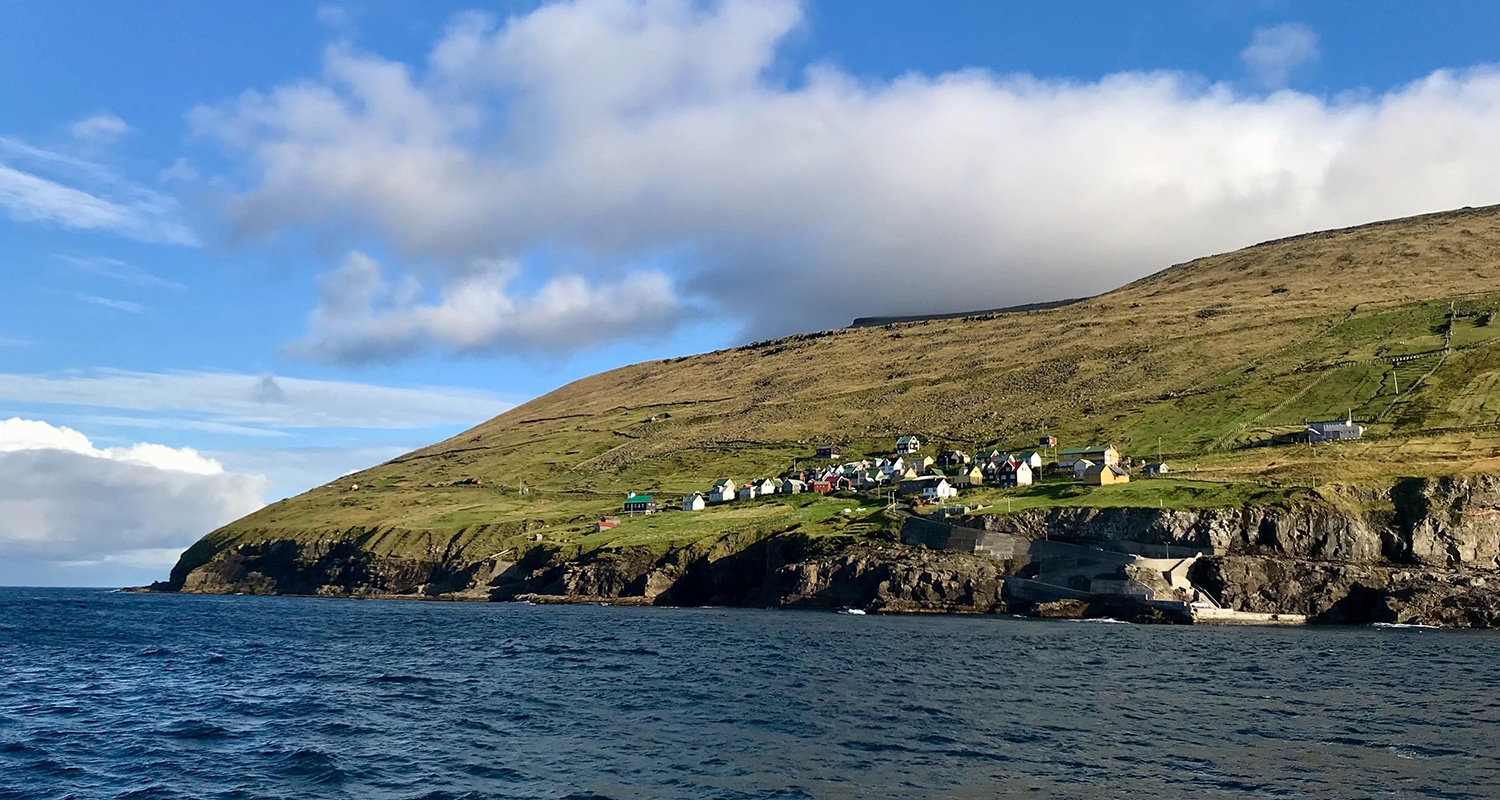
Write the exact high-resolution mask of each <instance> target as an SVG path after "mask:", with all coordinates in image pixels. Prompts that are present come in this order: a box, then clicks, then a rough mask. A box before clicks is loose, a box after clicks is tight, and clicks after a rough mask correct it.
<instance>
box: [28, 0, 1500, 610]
mask: <svg viewBox="0 0 1500 800" xmlns="http://www.w3.org/2000/svg"><path fill="white" fill-rule="evenodd" d="M1443 8H1444V11H1443V13H1441V14H1434V13H1431V12H1430V11H1429V10H1428V9H1425V8H1424V7H1423V6H1422V5H1420V4H1413V3H1396V2H1379V1H1378V0H1360V2H1333V1H1329V2H1317V3H1311V2H1309V3H1295V2H1254V0H1233V1H1232V0H1203V1H1202V2H1171V1H1170V0H1163V1H1162V2H1154V3H1119V2H1112V1H1110V2H1106V1H1104V0H1099V1H1097V2H1085V1H1084V0H1079V1H1078V2H1057V3H994V2H977V1H976V2H954V1H952V0H948V1H946V2H945V1H942V0H939V1H937V2H925V3H908V2H896V1H895V0H861V1H860V2H846V1H840V0H826V1H824V2H820V1H819V0H808V1H807V2H803V3H798V2H795V1H794V0H764V1H763V2H762V1H759V0H757V1H755V2H751V1H750V0H722V1H721V2H709V1H706V0H705V1H704V2H693V1H692V0H572V1H570V2H557V3H539V2H490V3H473V2H451V1H450V0H420V1H419V0H385V1H383V2H381V1H378V0H364V1H356V0H350V2H346V3H317V2H305V3H299V2H281V3H250V2H237V1H230V2H217V3H202V2H190V1H189V0H181V1H179V2H174V1H172V0H162V1H161V2H153V3H144V4H143V3H137V2H130V1H129V0H51V2H47V3H35V2H26V0H0V280H3V282H0V286H3V288H0V585H5V584H8V585H64V586H118V585H135V584H142V583H146V582H149V581H151V580H156V579H161V578H164V577H165V576H166V573H167V571H168V570H169V568H170V566H171V564H172V563H173V562H174V561H175V560H176V557H177V555H178V554H179V553H180V552H181V551H182V549H184V548H185V547H186V546H188V545H189V544H191V543H192V542H193V541H195V540H196V539H197V538H198V537H200V536H201V535H203V534H204V533H206V532H208V531H209V530H212V529H213V528H215V527H217V526H218V525H221V524H224V523H226V522H228V521H231V520H233V519H235V518H237V517H239V516H242V515H243V514H246V513H249V512H251V511H254V510H255V509H256V508H259V507H261V506H262V505H263V504H265V503H269V502H274V501H276V500H278V499H281V498H284V497H288V496H291V495H295V494H297V493H299V492H302V491H305V490H307V489H309V488H312V487H313V486H316V485H319V484H321V483H324V482H326V481H329V480H332V479H334V478H337V477H339V476H340V475H343V474H346V473H348V472H350V471H354V470H357V469H360V468H363V467H367V466H370V465H373V464H376V463H379V462H381V461H384V460H386V459H388V458H391V457H393V456H396V455H398V454H400V453H402V452H405V451H407V450H410V449H412V448H415V447H418V446H421V445H424V444H428V443H431V442H433V441H437V440H440V439H442V438H446V437H447V436H450V435H453V434H455V433H458V432H459V431H462V430H464V429H466V428H468V427H470V426H472V425H475V424H477V423H479V422H482V421H484V420H486V419H488V418H490V417H492V416H494V415H496V414H499V413H502V412H504V411H506V410H508V409H510V408H513V407H515V406H516V405H518V404H520V403H523V402H525V401H526V400H528V399H530V398H533V397H536V396H538V395H541V394H544V393H546V392H547V391H550V390H551V389H553V388H556V387H558V386H560V385H562V384H565V383H567V382H569V381H571V380H575V379H577V378H580V377H583V376H586V375H589V374H592V373H594V372H598V371H601V370H606V369H610V368H613V367H616V366H621V365H624V364H628V363H633V362H636V361H642V360H648V359H656V358H666V357H672V356H678V355H683V354H688V353H694V352H702V351H707V350H713V349H717V348H721V347H726V346H731V345H735V344H739V343H743V342H745V341H748V340H753V339H761V338H767V337H771V336H776V335H781V334H786V333H792V332H799V331H808V330H817V329H823V328H830V327H837V326H841V325H845V324H847V323H848V322H849V321H850V320H851V319H852V318H854V317H857V316H867V315H880V314H914V313H923V312H951V311H963V310H976V309H984V308H994V307H1000V306H1004V305H1010V304H1016V303H1025V302H1033V301H1039V300H1049V299H1059V298H1064V297H1076V296H1080V295H1086V294H1092V293H1097V292H1101V291H1106V290H1108V289H1111V288H1114V287H1116V286H1118V285H1120V284H1123V283H1126V282H1128V281H1131V280H1134V279H1136V278H1139V277H1142V276H1144V275H1147V274H1150V273H1152V272H1155V271H1157V270H1159V269H1161V268H1164V267H1166V266H1169V265H1171V264H1173V263H1177V262H1180V261H1184V260H1187V259H1190V258H1194V257H1197V256H1201V255H1207V254H1210V253H1215V252H1223V251H1226V250H1231V249H1235V248H1238V247H1242V246H1246V245H1249V244H1253V243H1255V242H1258V241H1264V240H1266V239H1271V238H1276V237H1280V236H1286V235H1292V234H1296V233H1301V232H1305V231H1309V230H1318V229H1324V228H1330V227H1337V226H1343V225H1352V224H1359V223H1362V222H1368V221H1372V220H1376V219H1384V218H1391V217H1399V216H1405V215H1409V214H1416V213H1423V212H1428V211H1437V210H1443V209H1449V208H1456V207H1460V206H1466V205H1476V206H1477V205H1487V204H1491V203H1495V202H1500V147H1497V146H1496V145H1495V143H1496V142H1497V141H1500V67H1497V66H1496V65H1500V4H1495V3H1493V2H1487V1H1486V2H1463V1H1462V0H1454V1H1453V2H1449V3H1446V4H1445V5H1444V7H1443Z"/></svg>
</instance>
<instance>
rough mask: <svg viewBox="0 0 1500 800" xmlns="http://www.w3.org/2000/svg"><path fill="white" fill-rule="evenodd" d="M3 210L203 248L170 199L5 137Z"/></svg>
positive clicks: (1, 143) (0, 188) (0, 167)
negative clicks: (199, 245)
mask: <svg viewBox="0 0 1500 800" xmlns="http://www.w3.org/2000/svg"><path fill="white" fill-rule="evenodd" d="M17 165H22V166H24V167H25V169H23V168H22V166H17ZM0 210H3V211H4V212H5V213H7V214H8V215H9V216H10V217H11V218H12V219H14V220H16V221H18V222H39V223H47V224H53V225H61V226H63V227H65V228H73V229H76V230H88V231H107V232H111V233H116V234H120V235H122V236H126V237H129V238H131V239H137V240H140V241H144V242H156V243H162V244H177V245H197V244H198V237H197V235H196V234H194V233H193V231H192V229H191V228H189V227H188V225H187V224H186V223H185V222H183V221H182V218H181V213H180V209H179V208H178V205H177V202H176V200H174V199H172V198H171V197H169V196H167V195H164V194H161V193H160V192H155V191H152V190H150V189H147V188H145V187H143V186H139V185H136V184H134V183H131V182H129V181H127V180H124V179H123V178H121V177H120V176H118V175H116V174H114V173H113V172H112V171H110V170H109V169H108V168H106V167H105V166H104V165H102V164H98V163H95V162H93V161H90V160H88V159H85V158H80V157H78V156H74V155H70V154H67V153H59V152H54V151H49V150H46V149H43V148H39V147H33V146H31V145H28V144H26V143H24V142H21V141H18V140H16V139H11V138H6V137H0Z"/></svg>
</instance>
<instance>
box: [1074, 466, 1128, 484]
mask: <svg viewBox="0 0 1500 800" xmlns="http://www.w3.org/2000/svg"><path fill="white" fill-rule="evenodd" d="M1083 482H1084V483H1085V484H1086V485H1088V486H1110V485H1112V484H1116V483H1130V473H1128V472H1126V471H1125V470H1124V469H1122V468H1121V467H1119V466H1117V465H1115V464H1095V465H1094V466H1092V467H1089V468H1088V469H1087V470H1085V471H1084V473H1083Z"/></svg>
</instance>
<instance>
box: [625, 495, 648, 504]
mask: <svg viewBox="0 0 1500 800" xmlns="http://www.w3.org/2000/svg"><path fill="white" fill-rule="evenodd" d="M625 502H627V503H649V502H651V495H649V494H632V495H631V496H629V497H627V498H625Z"/></svg>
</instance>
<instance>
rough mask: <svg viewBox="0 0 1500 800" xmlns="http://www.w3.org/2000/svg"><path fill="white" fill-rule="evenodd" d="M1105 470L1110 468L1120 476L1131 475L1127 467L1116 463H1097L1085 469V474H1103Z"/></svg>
mask: <svg viewBox="0 0 1500 800" xmlns="http://www.w3.org/2000/svg"><path fill="white" fill-rule="evenodd" d="M1105 470H1109V471H1110V472H1113V473H1114V474H1116V475H1120V476H1125V475H1129V474H1130V473H1129V472H1127V471H1125V469H1124V468H1123V467H1120V466H1117V465H1115V464H1095V465H1094V466H1092V467H1089V468H1088V469H1086V470H1084V471H1083V474H1085V475H1099V474H1102V473H1103V472H1104V471H1105Z"/></svg>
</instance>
